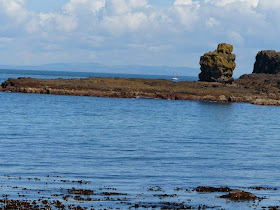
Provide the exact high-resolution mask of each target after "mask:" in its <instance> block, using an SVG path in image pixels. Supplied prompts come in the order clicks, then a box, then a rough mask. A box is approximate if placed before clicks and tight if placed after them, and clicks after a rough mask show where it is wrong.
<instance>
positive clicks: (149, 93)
mask: <svg viewBox="0 0 280 210" xmlns="http://www.w3.org/2000/svg"><path fill="white" fill-rule="evenodd" d="M1 91H3V92H19V93H36V94H54V95H72V96H94V97H112V98H152V99H168V100H202V101H217V102H247V103H251V104H256V105H273V106H279V105H280V74H275V75H271V74H250V75H243V76H241V77H240V78H239V79H237V80H235V81H234V82H233V83H231V84H225V83H219V82H202V81H199V82H191V81H183V82H173V81H169V80H163V79H125V78H84V79H34V78H23V77H21V78H18V79H11V78H10V79H8V80H7V81H5V82H3V83H2V85H1Z"/></svg>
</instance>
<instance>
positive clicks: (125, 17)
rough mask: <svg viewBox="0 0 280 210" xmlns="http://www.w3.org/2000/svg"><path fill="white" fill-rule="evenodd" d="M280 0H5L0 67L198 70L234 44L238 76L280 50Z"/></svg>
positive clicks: (0, 2)
mask: <svg viewBox="0 0 280 210" xmlns="http://www.w3.org/2000/svg"><path fill="white" fill-rule="evenodd" d="M279 9H280V0H0V65H39V64H47V63H89V62H90V63H101V64H107V65H133V64H138V65H152V66H163V65H166V66H186V67H191V68H199V59H200V56H202V55H203V54H204V53H206V52H208V51H213V50H215V49H216V47H217V45H218V43H223V42H226V43H230V44H232V45H233V46H234V53H235V54H236V55H237V60H236V63H237V67H236V70H235V72H236V74H238V75H241V74H244V73H251V72H252V70H253V64H254V61H255V56H256V54H257V52H258V51H260V50H267V49H273V50H276V51H279V48H280V42H279V37H280V25H279V22H280V13H279Z"/></svg>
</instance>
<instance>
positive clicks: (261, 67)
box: [253, 50, 280, 74]
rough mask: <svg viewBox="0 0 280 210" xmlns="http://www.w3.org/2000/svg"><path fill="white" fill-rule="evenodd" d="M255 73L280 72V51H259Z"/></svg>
mask: <svg viewBox="0 0 280 210" xmlns="http://www.w3.org/2000/svg"><path fill="white" fill-rule="evenodd" d="M253 73H257V74H260V73H265V74H277V73H280V53H279V52H276V51H275V50H263V51H260V52H258V54H257V56H256V62H255V65H254V71H253Z"/></svg>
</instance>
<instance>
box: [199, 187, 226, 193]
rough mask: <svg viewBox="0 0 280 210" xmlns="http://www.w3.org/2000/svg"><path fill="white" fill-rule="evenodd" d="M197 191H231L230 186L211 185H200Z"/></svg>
mask: <svg viewBox="0 0 280 210" xmlns="http://www.w3.org/2000/svg"><path fill="white" fill-rule="evenodd" d="M195 191H196V192H229V191H231V189H230V188H228V187H218V188H216V187H210V186H199V187H197V188H195Z"/></svg>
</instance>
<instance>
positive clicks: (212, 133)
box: [0, 93, 280, 209]
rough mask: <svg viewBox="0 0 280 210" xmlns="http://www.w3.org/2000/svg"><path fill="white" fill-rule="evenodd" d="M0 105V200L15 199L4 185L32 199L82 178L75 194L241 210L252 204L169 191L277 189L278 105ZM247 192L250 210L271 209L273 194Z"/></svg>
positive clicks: (71, 101) (19, 97) (14, 100)
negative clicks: (112, 191) (99, 192)
mask: <svg viewBox="0 0 280 210" xmlns="http://www.w3.org/2000/svg"><path fill="white" fill-rule="evenodd" d="M0 101H1V106H0V116H1V118H0V136H1V139H0V143H1V147H0V185H1V186H2V190H1V193H2V194H10V195H11V196H12V197H17V192H18V191H17V189H14V188H12V187H13V186H21V187H26V188H28V189H32V190H31V191H28V192H29V193H27V195H28V196H27V197H28V198H30V199H34V198H36V196H38V195H37V194H36V193H35V192H37V191H36V190H38V189H45V190H47V191H48V192H49V194H54V193H55V192H56V191H59V190H61V189H62V188H65V189H67V187H68V188H72V187H73V186H74V187H75V186H76V187H77V188H78V187H80V188H81V186H80V185H79V184H73V183H63V182H61V181H59V180H62V179H63V180H64V179H66V180H86V181H90V182H91V183H90V184H89V185H86V186H82V187H84V188H88V189H98V188H100V187H104V186H109V187H113V188H117V190H118V192H122V193H128V197H129V195H130V202H131V203H132V204H134V203H136V201H139V200H142V201H143V200H144V201H149V202H153V201H154V200H156V198H155V196H154V194H155V193H158V192H149V191H148V190H147V189H148V188H149V187H155V186H160V187H161V188H162V189H163V191H164V193H170V194H172V193H173V194H174V193H176V194H177V197H176V201H178V200H179V201H180V202H186V203H187V204H190V205H198V204H206V205H210V206H221V207H223V208H226V209H244V208H248V207H254V206H252V205H253V204H252V202H245V203H234V202H229V203H228V202H226V201H225V200H224V199H219V198H216V197H217V196H219V195H222V194H223V193H222V194H219V193H214V194H198V193H196V192H193V191H188V192H187V191H185V190H184V191H182V192H181V191H180V192H175V191H174V188H176V187H183V188H187V189H190V190H192V189H194V188H195V187H197V186H200V185H210V186H216V187H220V186H229V187H231V188H238V189H241V188H242V189H244V190H246V187H253V186H266V187H271V188H280V164H279V157H280V153H279V149H280V141H279V127H280V126H279V125H280V115H279V114H280V111H279V107H268V106H254V105H250V104H246V103H211V102H199V101H168V100H149V99H113V98H95V97H75V96H55V95H37V94H20V93H0ZM7 176H10V177H7ZM57 176H59V177H57ZM19 177H21V179H19ZM30 177H31V178H33V179H34V178H35V177H36V178H38V179H40V181H34V180H28V179H27V178H30ZM246 191H248V189H247V190H246ZM249 191H250V192H253V193H254V194H256V195H257V196H259V197H263V196H266V197H267V198H268V199H265V200H263V201H261V203H260V204H259V205H258V206H256V207H255V208H257V209H258V208H261V206H269V205H280V202H279V201H280V198H279V196H280V192H279V190H276V191H275V190H268V191H252V190H249ZM137 194H143V195H142V198H137V199H138V200H137V199H136V197H137ZM172 199H173V198H167V199H166V200H170V201H172ZM189 199H190V200H189ZM173 200H174V199H173ZM92 205H93V206H94V205H95V207H96V206H98V205H100V203H94V204H92ZM103 205H105V206H106V205H108V206H111V207H113V208H116V207H121V204H120V203H118V202H113V203H112V202H109V203H108V204H106V202H103Z"/></svg>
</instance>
